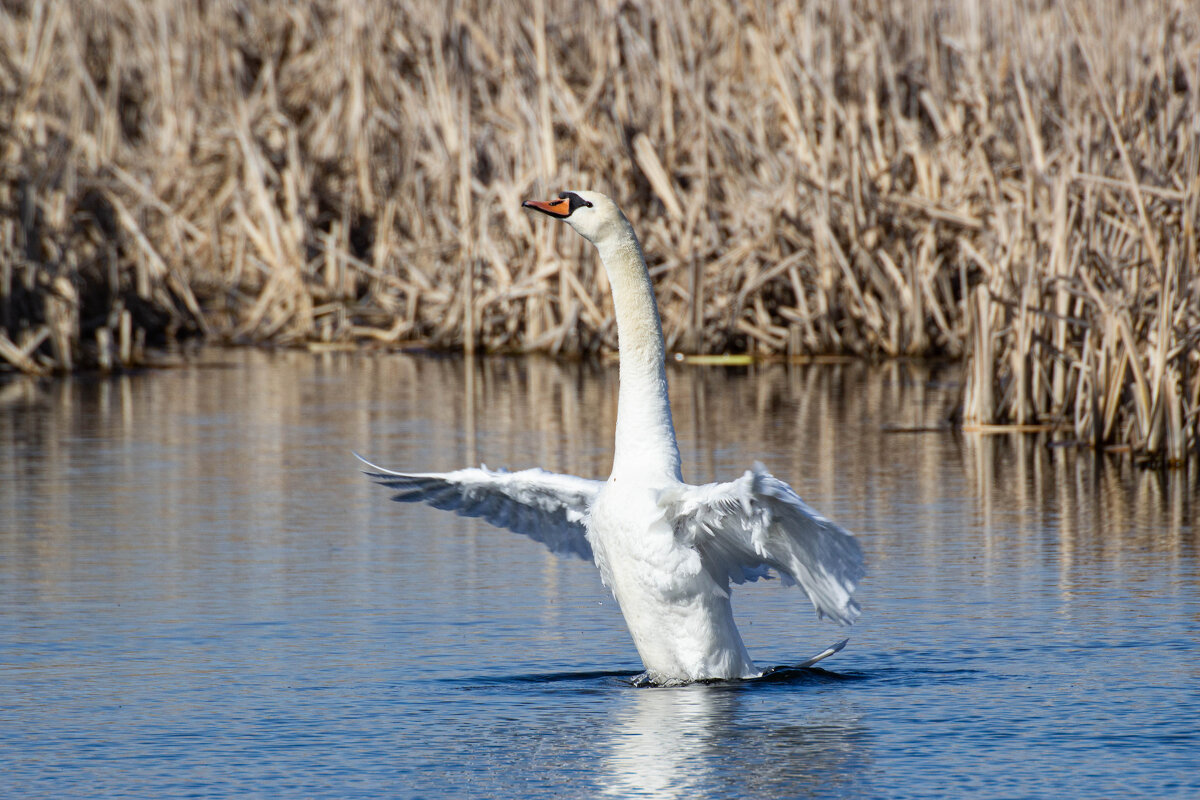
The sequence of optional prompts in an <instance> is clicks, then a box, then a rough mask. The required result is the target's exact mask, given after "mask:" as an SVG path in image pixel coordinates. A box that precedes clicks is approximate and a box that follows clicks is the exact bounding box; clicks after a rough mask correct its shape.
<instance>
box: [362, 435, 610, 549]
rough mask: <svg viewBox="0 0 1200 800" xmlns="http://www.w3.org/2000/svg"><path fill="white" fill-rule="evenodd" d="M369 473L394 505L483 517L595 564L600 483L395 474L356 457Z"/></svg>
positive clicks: (538, 476) (497, 474) (531, 473)
mask: <svg viewBox="0 0 1200 800" xmlns="http://www.w3.org/2000/svg"><path fill="white" fill-rule="evenodd" d="M355 455H356V456H357V457H358V459H359V460H360V461H362V462H363V463H364V464H366V465H367V466H368V467H370V470H365V473H366V475H367V477H369V478H371V480H373V481H375V482H376V483H378V484H380V485H381V486H387V487H388V488H391V489H395V490H396V493H395V494H394V495H392V499H393V500H396V501H397V502H401V503H425V504H426V505H430V506H433V507H434V508H440V509H442V510H444V511H453V512H455V513H456V514H458V515H459V516H463V517H480V518H482V519H485V520H487V521H488V522H490V523H491V524H493V525H495V526H496V527H498V528H506V529H508V530H510V531H514V532H515V533H520V534H522V535H525V536H528V537H529V538H530V539H533V540H534V541H537V542H541V543H542V544H544V545H545V546H546V547H548V548H549V549H550V551H551V552H553V553H557V554H559V555H568V554H569V555H574V556H578V557H579V558H582V559H585V560H588V561H591V560H593V559H592V546H591V545H590V544H589V543H588V540H587V527H586V526H587V515H588V509H589V508H590V507H591V504H592V501H593V499H595V497H596V493H597V492H599V491H600V487H602V486H603V485H604V484H603V482H601V481H595V480H589V479H587V478H577V477H575V476H574V475H561V474H558V473H554V472H547V471H545V470H543V469H526V470H521V471H520V472H506V471H503V470H501V471H492V470H490V469H488V468H487V467H481V468H469V469H460V470H455V471H454V472H423V473H410V472H394V471H392V470H390V469H385V468H383V467H380V466H376V465H375V464H372V463H371V462H369V461H367V460H366V459H364V458H363V457H362V456H359V455H358V454H357V453H356V454H355Z"/></svg>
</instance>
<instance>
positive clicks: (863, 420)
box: [0, 352, 1200, 798]
mask: <svg viewBox="0 0 1200 800" xmlns="http://www.w3.org/2000/svg"><path fill="white" fill-rule="evenodd" d="M954 376H955V372H954V371H953V370H948V371H944V372H943V373H933V374H929V373H926V372H923V371H921V370H918V369H917V368H915V367H908V366H904V365H890V366H885V367H874V368H866V367H862V366H858V365H841V366H821V367H807V368H792V369H787V368H784V367H763V368H757V369H755V370H746V369H742V370H722V369H714V368H684V369H678V370H673V371H672V374H671V381H672V391H673V400H674V407H675V415H676V423H677V425H678V427H679V433H680V439H681V447H682V449H683V452H684V459H685V464H684V467H685V475H686V476H687V477H689V478H690V479H691V480H693V481H694V482H701V481H709V480H714V479H717V478H731V477H734V476H736V475H737V474H740V472H741V471H742V470H744V469H745V468H746V467H748V466H749V465H750V464H751V463H752V462H753V461H754V460H755V459H760V460H762V461H763V462H764V463H765V464H766V465H767V466H768V468H770V469H771V470H772V471H773V472H775V473H776V474H777V475H780V476H781V477H784V478H785V479H787V480H789V481H791V482H792V484H793V485H794V486H795V487H796V488H797V490H798V491H799V492H800V493H801V495H803V496H804V497H805V498H806V499H807V500H808V501H809V502H810V503H811V504H812V505H814V506H815V507H816V508H818V509H820V510H822V511H824V512H826V513H828V514H829V515H831V516H833V517H834V518H835V519H837V520H838V521H840V522H841V523H842V524H844V525H845V526H847V527H848V528H850V529H851V530H854V531H856V532H857V533H858V534H859V536H860V537H861V541H862V544H863V548H864V551H865V553H866V556H867V559H868V567H869V570H870V574H869V576H868V578H867V580H866V582H865V584H864V586H863V587H862V591H861V594H860V600H861V601H862V604H863V607H864V614H863V617H862V620H861V622H860V623H859V624H858V625H856V626H855V627H854V628H853V629H851V630H850V631H849V632H848V633H849V635H850V636H851V641H850V645H849V646H848V647H847V649H846V650H845V651H843V652H841V653H839V654H838V655H836V656H834V657H833V658H831V659H829V660H828V661H825V662H823V663H822V667H825V669H813V670H805V671H801V672H799V673H795V672H793V673H791V674H790V675H784V676H782V677H779V678H777V679H771V680H764V681H760V682H752V683H744V684H729V685H715V686H689V687H680V688H670V689H652V688H650V689H639V688H634V687H633V686H631V685H630V684H629V678H631V677H632V676H634V675H635V674H636V673H638V672H639V671H640V670H641V667H640V664H639V662H638V660H637V656H636V653H635V651H634V649H633V646H632V644H631V642H630V641H629V638H628V635H627V634H626V632H625V629H624V625H623V623H622V620H621V617H620V614H619V612H618V610H617V608H616V606H615V605H614V603H613V601H612V599H611V598H610V597H609V596H608V595H607V593H606V592H605V591H604V590H603V589H602V587H601V586H600V583H599V580H598V577H597V575H596V572H595V569H594V568H593V567H591V566H590V565H588V564H586V563H584V562H581V561H574V560H570V561H568V560H563V559H559V558H555V557H554V556H552V555H550V554H549V553H547V552H545V551H543V550H542V548H541V547H540V546H538V545H537V544H535V543H532V542H529V541H527V540H525V539H523V538H521V537H519V536H516V535H514V534H510V533H507V532H503V531H498V530H495V529H492V528H490V527H489V526H488V525H487V524H486V523H482V522H476V521H471V520H461V519H459V518H457V517H454V516H452V515H449V514H446V513H444V512H438V511H434V510H429V509H425V508H421V507H413V506H407V505H400V504H395V503H390V502H388V501H387V494H386V491H385V490H383V489H380V488H379V487H375V486H373V485H371V484H369V483H368V482H367V481H366V480H365V479H363V478H362V477H361V476H360V475H359V473H358V466H357V462H355V461H354V459H353V458H352V457H351V455H350V451H351V450H357V451H359V452H362V453H363V454H364V455H367V456H369V457H372V458H374V459H376V460H378V461H379V462H380V463H382V464H385V465H389V466H394V467H408V468H425V469H448V468H452V467H457V466H462V465H465V464H468V463H478V462H479V461H483V462H485V463H487V464H488V465H489V466H493V467H498V466H509V467H522V466H527V465H535V464H537V465H541V466H544V467H546V468H547V469H552V470H558V471H569V472H574V473H576V474H583V475H590V476H603V475H605V474H606V472H607V469H608V466H609V462H608V459H609V453H610V437H611V432H612V428H613V423H614V419H615V411H616V407H615V390H616V383H615V374H614V371H613V370H612V369H610V368H598V367H586V366H574V365H556V364H553V363H549V362H544V361H526V360H489V361H484V362H482V363H479V364H476V365H475V366H471V365H470V364H468V363H466V362H463V361H461V360H458V359H438V358H430V357H412V356H403V355H389V356H370V355H349V354H327V355H321V356H310V355H307V354H298V353H284V354H275V355H269V354H263V353H258V352H218V353H212V354H208V356H207V357H206V358H205V360H204V362H203V363H202V364H200V365H198V366H194V367H190V368H186V369H180V370H172V371H167V372H158V373H152V374H141V375H136V376H130V377H123V378H115V379H110V380H101V379H98V378H97V379H93V378H75V379H71V380H66V381H62V382H55V383H41V384H33V383H27V382H16V383H10V384H8V385H7V386H0V454H2V455H3V458H2V459H0V794H3V796H5V797H20V798H30V797H45V798H63V797H160V798H161V797H222V796H226V797H228V796H237V797H255V796H266V797H280V796H287V797H337V798H346V797H372V798H380V797H430V798H441V797H454V798H458V797H596V796H612V797H639V796H640V797H664V798H673V797H680V798H682V797H689V798H694V797H706V798H719V797H780V798H784V797H789V798H790V797H851V796H853V797H888V798H901V797H922V796H924V797H932V796H964V795H967V794H969V795H970V796H972V797H1061V796H1068V797H1113V796H1118V795H1123V796H1130V797H1190V796H1196V793H1197V792H1200V768H1198V767H1197V765H1198V764H1200V733H1198V730H1200V713H1198V712H1200V659H1198V658H1197V656H1198V655H1200V652H1198V647H1197V644H1198V641H1197V640H1198V638H1200V602H1198V598H1200V593H1198V591H1197V589H1198V583H1200V579H1198V577H1200V569H1198V565H1197V539H1198V534H1197V527H1196V523H1197V509H1198V508H1200V505H1198V500H1200V497H1198V496H1197V490H1196V476H1195V474H1190V475H1189V474H1173V475H1169V476H1166V477H1163V476H1160V475H1157V474H1153V473H1140V472H1138V471H1136V470H1134V469H1132V468H1129V467H1127V466H1124V465H1122V464H1121V463H1120V462H1112V463H1108V464H1105V463H1104V462H1097V461H1095V460H1093V459H1092V457H1091V456H1089V455H1087V454H1076V453H1075V452H1073V451H1068V450H1065V449H1050V448H1047V447H1045V446H1044V442H1040V441H1037V440H1034V439H1029V438H1022V437H1012V438H1010V437H980V436H963V435H955V434H953V433H896V432H889V430H888V426H902V427H903V426H908V427H912V426H928V425H933V424H936V423H937V422H938V421H939V420H940V419H941V418H942V417H943V416H944V414H945V413H946V412H947V411H948V409H949V408H950V407H951V406H952V405H953V402H954V397H955V391H956V389H955V387H954V386H953V385H952V384H951V381H952V380H953V378H954ZM735 601H736V611H737V614H738V617H739V620H740V625H741V628H742V631H743V634H744V636H745V638H746V641H747V645H748V647H749V648H750V652H751V654H752V655H754V657H755V658H756V660H757V662H758V663H759V664H760V665H763V666H770V665H783V664H788V663H795V662H797V661H800V660H803V659H804V658H807V657H808V656H810V655H812V654H814V653H816V652H818V651H819V650H821V649H822V648H824V647H825V646H826V645H828V644H831V643H832V642H834V641H837V640H838V639H840V638H842V636H843V635H845V632H843V631H841V630H840V629H837V628H835V627H833V626H831V625H829V624H828V623H821V622H818V621H817V620H816V619H815V618H814V615H813V614H812V611H811V609H810V608H808V607H807V606H806V605H805V604H803V603H802V602H801V600H800V596H799V594H798V592H796V591H795V590H785V589H784V588H783V587H781V586H780V585H779V583H778V582H777V581H776V582H771V583H767V584H764V585H751V586H746V587H740V588H739V589H738V590H737V592H736V594H735Z"/></svg>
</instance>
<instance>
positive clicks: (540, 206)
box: [521, 197, 571, 219]
mask: <svg viewBox="0 0 1200 800" xmlns="http://www.w3.org/2000/svg"><path fill="white" fill-rule="evenodd" d="M521 208H532V209H533V210H534V211H540V212H542V213H543V214H549V215H550V216H552V217H557V218H559V219H562V218H563V217H569V216H571V201H570V200H569V199H567V198H565V197H564V198H562V199H560V200H526V201H525V202H524V203H521Z"/></svg>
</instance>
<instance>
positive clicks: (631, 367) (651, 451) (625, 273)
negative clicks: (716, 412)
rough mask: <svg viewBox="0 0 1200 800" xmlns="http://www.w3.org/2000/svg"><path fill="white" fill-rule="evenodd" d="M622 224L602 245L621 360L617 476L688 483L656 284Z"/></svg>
mask: <svg viewBox="0 0 1200 800" xmlns="http://www.w3.org/2000/svg"><path fill="white" fill-rule="evenodd" d="M621 222H622V223H624V224H623V225H621V226H620V230H619V231H617V232H614V233H613V234H612V235H609V236H606V237H604V239H603V240H602V241H600V242H597V243H596V249H597V250H598V251H599V252H600V260H601V261H602V262H604V269H605V272H607V273H608V281H609V283H610V284H611V285H612V294H613V307H614V308H615V309H616V313H617V342H618V346H619V347H620V358H621V389H620V395H619V396H618V399H617V441H616V452H615V455H614V456H613V477H614V478H618V479H626V480H639V479H645V480H650V481H653V480H656V479H663V478H673V479H675V480H682V477H681V475H680V472H679V445H678V444H677V443H676V441H675V425H674V424H673V423H672V421H671V401H670V399H669V398H668V396H667V373H666V369H665V367H664V365H663V357H664V348H663V336H662V322H661V321H660V320H659V317H658V304H657V302H656V301H655V299H654V286H653V284H651V282H650V273H649V272H648V271H647V269H646V260H645V258H644V257H643V256H642V248H641V245H639V244H638V240H637V236H635V235H634V233H633V228H632V226H630V224H629V222H628V221H627V220H625V219H624V218H623V217H622V219H621Z"/></svg>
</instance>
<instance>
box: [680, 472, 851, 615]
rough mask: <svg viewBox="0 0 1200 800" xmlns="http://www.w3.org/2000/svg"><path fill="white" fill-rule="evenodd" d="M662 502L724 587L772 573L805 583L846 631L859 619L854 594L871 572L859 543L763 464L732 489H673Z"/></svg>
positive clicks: (684, 538)
mask: <svg viewBox="0 0 1200 800" xmlns="http://www.w3.org/2000/svg"><path fill="white" fill-rule="evenodd" d="M659 502H660V504H661V505H662V506H663V507H664V510H665V511H666V517H667V519H668V520H673V521H674V526H675V535H676V536H677V537H678V538H679V539H680V541H683V542H685V543H687V544H689V545H691V546H693V547H695V548H696V550H697V551H699V553H700V558H701V561H702V563H703V564H704V566H705V568H706V569H708V570H709V572H710V573H711V574H712V575H713V577H714V578H716V579H717V580H718V581H719V582H721V583H722V584H724V585H728V584H727V583H726V581H729V580H732V581H734V582H735V583H742V582H743V581H747V580H757V579H758V578H761V577H765V575H766V574H767V568H768V567H770V568H773V569H775V570H776V571H777V572H779V574H780V576H781V577H782V578H783V580H784V583H785V584H791V583H793V582H794V583H798V584H800V586H801V588H803V589H804V592H805V594H807V595H808V599H809V600H811V601H812V604H813V606H814V607H815V608H816V609H817V614H818V615H819V616H828V617H831V618H832V619H834V620H836V621H837V622H838V623H840V624H843V625H848V624H850V623H852V622H854V620H855V618H856V617H858V614H859V606H858V603H856V602H854V599H853V597H852V595H853V593H854V588H855V586H856V585H857V583H858V582H859V580H861V579H862V577H863V575H865V574H866V570H865V569H864V568H863V556H862V549H861V548H860V547H859V546H858V541H857V540H856V539H855V538H854V536H853V535H852V534H850V533H848V532H847V531H845V530H844V529H842V528H841V527H839V526H838V525H835V524H834V523H832V522H830V521H829V520H827V519H825V518H824V517H822V516H821V515H820V514H818V513H817V512H816V511H813V510H812V509H811V508H809V507H808V505H807V504H806V503H805V502H804V501H803V500H801V499H800V496H799V495H797V494H796V492H795V491H793V490H792V487H790V486H788V485H787V484H786V483H784V482H783V481H781V480H779V479H778V478H776V477H774V476H772V475H771V474H770V473H768V472H767V471H766V470H765V469H764V468H763V466H762V465H761V464H755V465H754V469H753V470H750V471H748V472H747V473H746V474H745V475H743V476H742V477H740V478H738V479H737V480H735V481H730V482H729V483H710V484H708V485H706V486H685V485H683V486H680V487H679V488H672V489H668V490H666V491H665V492H663V494H662V495H661V496H660V498H659Z"/></svg>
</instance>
